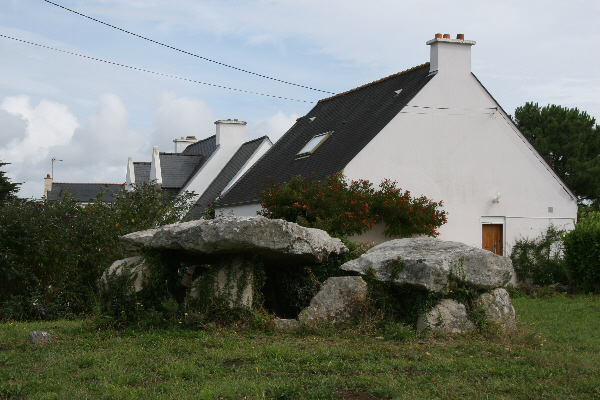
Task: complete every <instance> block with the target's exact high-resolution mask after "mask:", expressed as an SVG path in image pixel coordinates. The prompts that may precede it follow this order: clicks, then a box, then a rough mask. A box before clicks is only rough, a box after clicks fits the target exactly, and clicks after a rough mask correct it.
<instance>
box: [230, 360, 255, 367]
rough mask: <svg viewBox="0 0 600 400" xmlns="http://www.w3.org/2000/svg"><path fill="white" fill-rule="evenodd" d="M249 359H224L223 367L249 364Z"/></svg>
mask: <svg viewBox="0 0 600 400" xmlns="http://www.w3.org/2000/svg"><path fill="white" fill-rule="evenodd" d="M251 364H252V363H251V362H250V361H225V362H224V363H223V366H225V367H239V366H242V365H251Z"/></svg>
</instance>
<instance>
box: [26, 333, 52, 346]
mask: <svg viewBox="0 0 600 400" xmlns="http://www.w3.org/2000/svg"><path fill="white" fill-rule="evenodd" d="M50 338H51V336H50V334H49V333H48V332H45V331H33V332H30V333H29V343H31V344H36V343H43V342H47V341H48V340H50Z"/></svg>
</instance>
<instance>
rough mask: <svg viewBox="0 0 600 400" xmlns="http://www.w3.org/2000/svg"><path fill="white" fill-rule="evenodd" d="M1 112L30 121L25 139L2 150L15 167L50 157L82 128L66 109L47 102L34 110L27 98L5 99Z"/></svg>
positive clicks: (16, 141)
mask: <svg viewBox="0 0 600 400" xmlns="http://www.w3.org/2000/svg"><path fill="white" fill-rule="evenodd" d="M0 109H2V110H4V111H6V112H8V113H9V114H12V115H15V116H19V117H20V118H22V119H23V120H25V121H27V128H26V132H25V135H22V136H21V137H20V138H16V140H13V141H11V142H10V143H8V144H7V145H6V146H5V147H2V154H3V157H5V158H6V160H9V161H10V162H12V163H16V162H22V161H23V160H25V159H26V158H27V157H30V156H32V155H40V154H42V155H47V154H48V148H49V147H51V146H56V145H64V144H67V143H68V142H69V141H70V140H71V137H72V136H73V133H74V131H75V129H76V128H77V127H78V126H79V125H78V124H77V119H76V118H75V116H74V115H73V114H71V112H70V111H69V108H68V107H67V106H66V105H64V104H59V103H55V102H53V101H49V100H46V99H43V100H41V101H40V102H39V104H38V105H37V106H35V107H33V106H32V105H31V104H30V99H29V97H28V96H25V95H21V96H13V97H6V98H4V100H3V101H2V104H1V105H0Z"/></svg>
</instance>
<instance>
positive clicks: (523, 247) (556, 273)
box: [510, 225, 569, 285]
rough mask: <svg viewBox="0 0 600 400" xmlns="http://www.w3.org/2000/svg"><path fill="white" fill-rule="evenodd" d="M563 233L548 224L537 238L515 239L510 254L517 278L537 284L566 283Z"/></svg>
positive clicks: (567, 280) (567, 281)
mask: <svg viewBox="0 0 600 400" xmlns="http://www.w3.org/2000/svg"><path fill="white" fill-rule="evenodd" d="M564 235H565V232H564V231H562V230H560V229H556V228H555V227H554V226H552V225H550V226H549V227H548V229H547V230H546V232H545V233H543V234H541V235H540V236H539V237H538V238H535V239H527V238H523V239H519V240H517V241H516V242H515V245H514V246H513V248H512V252H511V255H510V258H511V260H512V262H513V267H514V269H515V272H516V274H517V278H518V279H519V280H520V281H526V280H528V281H529V280H531V282H529V283H533V284H538V285H542V284H551V283H562V284H568V283H569V279H568V274H567V269H566V264H565V260H564V258H563V238H564Z"/></svg>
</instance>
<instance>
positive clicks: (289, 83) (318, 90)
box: [44, 0, 335, 94]
mask: <svg viewBox="0 0 600 400" xmlns="http://www.w3.org/2000/svg"><path fill="white" fill-rule="evenodd" d="M44 1H45V2H46V3H50V4H52V5H55V6H57V7H60V8H62V9H64V10H67V11H70V12H72V13H75V14H77V15H80V16H82V17H85V18H88V19H91V20H92V21H96V22H99V23H101V24H103V25H106V26H109V27H111V28H113V29H117V30H119V31H121V32H125V33H128V34H130V35H133V36H136V37H138V38H140V39H144V40H147V41H149V42H152V43H155V44H158V45H160V46H164V47H167V48H169V49H171V50H175V51H179V52H180V53H184V54H187V55H190V56H194V57H197V58H200V59H202V60H204V61H208V62H211V63H215V64H218V65H221V66H223V67H227V68H231V69H235V70H237V71H240V72H245V73H247V74H251V75H256V76H259V77H261V78H265V79H270V80H273V81H276V82H281V83H285V84H287V85H293V86H298V87H301V88H304V89H310V90H316V91H317V92H323V93H329V94H335V93H333V92H327V91H325V90H320V89H315V88H311V87H308V86H303V85H298V84H296V83H292V82H287V81H284V80H281V79H277V78H271V77H269V76H266V75H261V74H257V73H256V72H251V71H247V70H245V69H242V68H237V67H234V66H232V65H228V64H224V63H222V62H219V61H215V60H211V59H210V58H206V57H202V56H199V55H197V54H194V53H190V52H187V51H185V50H181V49H178V48H177V47H173V46H169V45H168V44H164V43H161V42H157V41H156V40H152V39H150V38H147V37H145V36H141V35H138V34H137V33H133V32H129V31H127V30H125V29H122V28H119V27H117V26H114V25H111V24H108V23H106V22H103V21H100V20H98V19H96V18H92V17H90V16H88V15H85V14H82V13H80V12H77V11H75V10H71V9H70V8H67V7H64V6H61V5H60V4H56V3H53V2H51V1H49V0H44Z"/></svg>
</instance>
